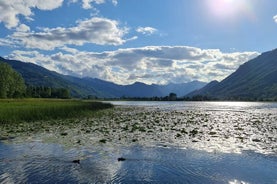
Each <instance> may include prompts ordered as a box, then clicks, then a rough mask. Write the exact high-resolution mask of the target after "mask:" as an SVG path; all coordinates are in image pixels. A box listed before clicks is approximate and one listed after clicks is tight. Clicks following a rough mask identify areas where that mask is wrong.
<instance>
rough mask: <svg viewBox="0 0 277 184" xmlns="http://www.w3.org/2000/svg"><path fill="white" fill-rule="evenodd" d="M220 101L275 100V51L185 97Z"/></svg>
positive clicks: (276, 90) (276, 50)
mask: <svg viewBox="0 0 277 184" xmlns="http://www.w3.org/2000/svg"><path fill="white" fill-rule="evenodd" d="M196 95H202V96H208V97H210V98H216V99H222V100H277V49H275V50H272V51H269V52H265V53H262V54H261V55H259V56H258V57H256V58H254V59H252V60H250V61H248V62H246V63H244V64H243V65H241V66H240V67H239V68H238V69H237V70H236V71H235V72H234V73H232V74H231V75H229V76H228V77H227V78H225V79H224V80H222V81H221V82H218V81H212V82H210V83H209V84H207V85H206V86H204V87H203V88H201V89H199V90H196V91H193V92H191V93H189V94H188V95H187V96H188V97H192V96H196Z"/></svg>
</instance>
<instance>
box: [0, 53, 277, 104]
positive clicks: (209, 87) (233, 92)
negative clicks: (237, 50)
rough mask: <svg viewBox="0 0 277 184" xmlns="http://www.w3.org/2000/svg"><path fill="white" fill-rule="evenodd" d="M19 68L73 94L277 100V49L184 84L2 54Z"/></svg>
mask: <svg viewBox="0 0 277 184" xmlns="http://www.w3.org/2000/svg"><path fill="white" fill-rule="evenodd" d="M0 62H6V63H8V64H9V65H11V67H12V68H13V69H15V70H16V71H17V72H19V73H20V74H21V75H22V77H23V78H24V80H25V83H26V84H27V85H30V86H47V87H53V88H66V89H69V90H70V92H71V95H72V96H73V97H87V96H90V95H91V96H96V97H100V98H120V97H123V96H125V97H164V96H167V95H168V94H169V93H176V94H177V95H178V96H179V97H183V96H186V97H190V98H191V97H194V96H205V97H209V98H210V99H220V100H277V49H275V50H272V51H268V52H265V53H262V54H261V55H259V56H258V57H256V58H254V59H252V60H250V61H248V62H246V63H244V64H242V65H241V66H240V67H239V68H238V69H237V70H236V71H235V72H234V73H232V74H231V75H229V76H228V77H226V78H225V79H224V80H222V81H221V82H218V81H211V82H210V83H208V84H207V83H204V82H200V81H192V82H189V83H182V84H168V85H156V84H152V85H148V84H144V83H141V82H135V83H134V84H131V85H118V84H115V83H112V82H108V81H104V80H100V79H97V78H88V77H86V78H78V77H73V76H68V75H62V74H59V73H57V72H54V71H49V70H47V69H45V68H43V67H41V66H38V65H35V64H32V63H25V62H21V61H17V60H7V59H4V58H1V57H0Z"/></svg>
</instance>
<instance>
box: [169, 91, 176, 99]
mask: <svg viewBox="0 0 277 184" xmlns="http://www.w3.org/2000/svg"><path fill="white" fill-rule="evenodd" d="M169 100H170V101H175V100H177V95H176V94H175V93H170V94H169Z"/></svg>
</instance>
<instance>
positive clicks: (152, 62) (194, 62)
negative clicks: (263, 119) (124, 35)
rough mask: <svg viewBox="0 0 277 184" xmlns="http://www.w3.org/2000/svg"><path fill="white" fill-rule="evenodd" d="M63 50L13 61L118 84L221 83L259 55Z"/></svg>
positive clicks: (164, 49) (166, 49)
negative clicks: (21, 61) (27, 62)
mask: <svg viewBox="0 0 277 184" xmlns="http://www.w3.org/2000/svg"><path fill="white" fill-rule="evenodd" d="M62 49H63V50H66V51H67V53H63V52H58V53H56V54H51V55H42V54H40V53H39V52H23V51H14V52H13V54H11V55H10V58H12V59H19V60H23V61H30V62H33V63H37V64H39V65H42V66H44V67H46V68H49V69H51V70H55V71H57V72H59V73H63V74H70V75H77V76H81V77H85V76H88V77H96V78H100V79H104V80H108V81H112V82H115V83H118V84H130V83H133V82H136V81H140V82H144V83H148V84H151V83H162V84H164V83H169V82H174V83H183V82H189V81H193V80H201V81H205V82H209V81H211V80H222V79H224V78H225V77H226V76H228V75H229V74H231V73H232V72H234V71H235V70H236V69H237V68H238V67H239V65H241V64H243V63H244V62H246V61H248V60H250V59H252V58H254V57H256V56H258V54H259V53H257V52H242V53H239V52H234V53H223V52H221V51H220V50H215V49H200V48H195V47H187V46H147V47H140V48H127V49H119V50H115V51H109V52H84V51H79V52H77V51H76V49H71V48H68V47H64V48H62Z"/></svg>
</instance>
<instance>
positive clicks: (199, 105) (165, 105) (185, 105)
mask: <svg viewBox="0 0 277 184" xmlns="http://www.w3.org/2000/svg"><path fill="white" fill-rule="evenodd" d="M109 103H112V104H114V105H120V106H139V107H148V108H149V107H153V108H157V107H158V108H160V109H165V110H187V109H192V110H193V109H194V110H208V111H211V110H218V111H246V112H253V111H255V112H257V111H261V112H273V113H277V103H276V102H272V103H270V102H241V101H234V102H230V101H228V102H227V101H216V102H189V101H172V102H168V101H166V102H163V101H110V102H109Z"/></svg>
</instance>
